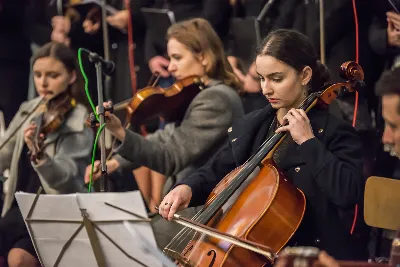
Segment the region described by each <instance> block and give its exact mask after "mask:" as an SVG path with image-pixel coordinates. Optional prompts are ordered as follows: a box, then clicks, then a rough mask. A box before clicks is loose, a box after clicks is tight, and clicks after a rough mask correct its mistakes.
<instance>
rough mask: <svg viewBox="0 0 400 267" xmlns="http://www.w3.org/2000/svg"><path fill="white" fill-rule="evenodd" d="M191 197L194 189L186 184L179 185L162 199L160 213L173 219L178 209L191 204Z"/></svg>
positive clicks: (166, 217)
mask: <svg viewBox="0 0 400 267" xmlns="http://www.w3.org/2000/svg"><path fill="white" fill-rule="evenodd" d="M191 199H192V189H191V188H190V187H189V186H188V185H185V184H181V185H178V186H177V187H175V188H174V189H173V190H172V191H171V192H169V193H168V194H167V195H166V196H165V197H164V199H163V201H161V204H160V206H159V209H158V213H159V214H160V215H161V216H162V217H164V218H165V219H168V220H169V221H171V220H173V218H174V214H175V213H176V212H177V211H180V210H183V209H186V208H187V207H188V206H189V203H190V200H191Z"/></svg>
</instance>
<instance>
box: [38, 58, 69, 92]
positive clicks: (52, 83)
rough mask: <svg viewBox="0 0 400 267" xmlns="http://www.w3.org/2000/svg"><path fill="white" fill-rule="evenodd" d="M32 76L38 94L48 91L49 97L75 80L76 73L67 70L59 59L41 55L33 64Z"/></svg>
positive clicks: (61, 90) (63, 89) (62, 90)
mask: <svg viewBox="0 0 400 267" xmlns="http://www.w3.org/2000/svg"><path fill="white" fill-rule="evenodd" d="M33 77H34V79H33V80H34V82H35V87H36V92H37V93H38V94H39V96H44V95H45V94H47V93H50V95H49V97H50V98H53V97H55V96H57V95H58V94H60V93H62V92H64V91H65V90H66V89H67V87H68V85H70V84H72V83H74V82H75V80H76V73H75V72H69V71H68V70H67V69H66V68H65V66H64V64H63V63H62V62H61V61H59V60H57V59H55V58H53V57H43V58H39V59H37V60H36V61H35V63H34V64H33Z"/></svg>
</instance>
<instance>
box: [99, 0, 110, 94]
mask: <svg viewBox="0 0 400 267" xmlns="http://www.w3.org/2000/svg"><path fill="white" fill-rule="evenodd" d="M100 6H101V25H102V26H103V27H102V28H103V47H104V59H105V60H110V41H109V34H108V24H107V20H106V17H107V10H106V0H100ZM104 87H105V88H104V89H105V95H106V98H107V99H109V98H110V92H111V90H110V89H111V88H110V87H111V77H110V76H109V75H106V80H105V83H104Z"/></svg>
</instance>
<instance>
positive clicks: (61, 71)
mask: <svg viewBox="0 0 400 267" xmlns="http://www.w3.org/2000/svg"><path fill="white" fill-rule="evenodd" d="M32 62H33V67H32V72H33V77H34V84H35V88H36V92H37V93H38V95H39V97H38V98H35V99H33V100H30V101H27V102H24V103H23V104H22V105H21V107H20V109H19V111H18V112H17V114H16V115H15V116H14V118H13V120H12V122H11V124H10V126H9V127H8V129H7V131H6V133H5V137H4V139H3V140H1V141H0V143H3V142H4V140H5V139H8V142H7V144H6V145H5V146H4V147H3V148H2V150H0V172H1V173H3V172H4V171H5V170H6V169H9V176H8V179H7V181H6V183H5V187H6V188H7V191H6V193H5V194H4V205H3V207H2V208H3V209H2V218H1V219H0V255H1V256H3V257H5V258H7V260H8V266H10V267H15V266H37V264H38V260H37V256H36V253H35V250H34V247H33V245H32V243H31V239H30V236H29V233H28V230H27V229H26V226H25V223H24V220H23V218H22V216H21V213H20V211H19V208H18V204H17V202H16V200H15V198H14V193H15V192H16V191H24V192H28V193H36V192H37V190H38V189H39V187H40V186H42V187H43V189H44V191H45V193H47V194H66V193H75V192H84V190H85V188H84V183H83V182H82V180H81V179H82V178H81V177H82V176H83V174H84V171H85V166H86V163H87V162H88V161H89V160H90V154H91V149H92V143H93V132H92V130H91V129H90V128H88V127H86V126H85V119H86V117H87V110H86V108H85V107H84V106H83V105H81V104H79V103H78V104H76V105H73V107H72V108H71V109H69V110H68V111H67V112H66V114H65V115H64V121H63V123H62V124H61V125H60V126H59V127H58V128H56V129H53V131H52V132H49V133H48V135H47V136H43V133H42V132H41V131H36V127H37V125H36V124H33V123H32V121H33V120H34V121H35V122H38V121H37V120H36V118H37V117H38V116H40V114H41V111H39V110H38V111H36V112H32V111H33V110H34V109H35V107H36V106H38V105H37V104H38V103H39V102H40V100H41V98H42V97H43V96H44V97H46V100H47V101H48V108H47V109H45V110H47V111H44V112H50V106H51V105H53V104H54V102H53V100H54V101H55V100H56V99H59V97H60V96H61V97H63V96H64V95H69V96H70V99H71V100H70V101H74V100H75V99H76V98H75V97H76V96H77V95H78V93H77V92H78V91H77V90H83V88H81V87H79V86H78V83H77V75H78V68H77V66H76V58H75V56H74V53H73V52H72V51H71V50H70V49H69V48H68V47H66V46H65V45H64V44H60V43H55V42H51V43H47V44H46V45H44V46H43V47H41V48H40V49H38V51H37V52H36V54H35V55H34V56H33V58H32ZM76 100H78V99H76ZM40 107H41V106H40ZM41 108H42V107H41ZM41 108H40V109H41ZM58 110H59V109H58ZM29 114H31V115H30V117H28V115H29ZM27 117H28V118H27ZM26 118H27V120H26V121H25V123H24V124H23V125H22V126H21V127H20V128H18V126H19V125H21V122H22V121H23V120H24V119H26ZM43 118H44V119H45V118H48V116H46V114H45V113H44V114H43ZM48 119H49V118H48ZM16 130H17V131H16ZM14 132H15V134H13V133H14ZM35 133H39V136H36V137H35V135H36V134H35ZM10 135H11V136H12V137H11V139H9V138H8V136H10ZM37 138H42V139H44V141H43V146H42V150H41V153H38V154H37V157H35V158H34V159H33V158H32V157H31V155H32V153H33V151H34V150H35V144H36V142H37V140H35V139H37Z"/></svg>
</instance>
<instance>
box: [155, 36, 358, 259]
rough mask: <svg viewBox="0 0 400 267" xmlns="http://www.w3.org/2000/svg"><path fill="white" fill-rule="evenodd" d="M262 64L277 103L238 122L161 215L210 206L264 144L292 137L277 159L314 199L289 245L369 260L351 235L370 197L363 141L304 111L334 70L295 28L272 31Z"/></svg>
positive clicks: (321, 113)
mask: <svg viewBox="0 0 400 267" xmlns="http://www.w3.org/2000/svg"><path fill="white" fill-rule="evenodd" d="M255 64H256V67H257V74H258V76H259V78H260V82H261V87H262V92H263V94H264V95H265V97H266V98H267V99H268V100H269V103H270V104H269V105H268V106H267V107H265V108H264V109H262V110H258V111H254V112H252V113H250V114H248V115H246V116H245V117H243V118H242V119H241V120H239V121H237V122H236V123H234V124H233V125H232V127H231V128H229V130H228V133H229V140H228V142H227V143H226V145H225V146H224V147H223V148H221V150H219V152H218V153H217V154H216V155H215V156H214V157H213V158H212V160H211V161H209V162H208V163H207V164H206V165H205V166H203V167H202V168H200V169H198V170H197V171H195V172H193V173H192V174H191V175H189V176H188V177H186V178H185V179H183V180H182V181H181V182H180V183H178V185H177V186H175V188H174V189H173V190H172V191H171V192H169V193H168V194H167V195H166V196H165V197H164V199H163V201H162V203H161V205H160V210H159V213H160V214H161V215H162V216H163V217H164V218H168V219H169V220H172V219H173V215H174V213H175V212H177V211H179V210H181V209H184V208H186V207H188V206H198V205H202V204H204V203H205V202H206V199H207V197H208V196H209V194H210V193H211V191H212V190H213V188H214V187H215V186H216V185H217V183H218V182H219V181H221V179H222V178H223V177H224V176H225V175H227V174H228V173H229V172H230V171H232V170H233V169H235V168H236V167H238V166H240V165H242V164H243V163H244V162H245V161H246V160H247V159H248V158H249V157H250V156H251V155H252V154H254V152H256V151H257V150H258V148H259V147H260V145H261V144H262V143H263V141H264V140H266V139H267V138H268V137H270V136H272V135H273V134H274V133H276V132H282V131H286V132H288V133H289V134H290V135H288V136H287V138H286V139H284V141H283V142H282V143H281V145H280V146H279V147H278V149H277V150H276V151H275V153H274V155H273V159H274V161H275V163H276V165H277V166H278V167H279V168H280V169H281V170H282V171H283V172H284V174H285V176H286V177H287V179H288V180H289V181H291V182H292V183H293V185H294V186H295V187H297V188H299V189H300V190H301V191H302V192H303V193H304V194H305V196H306V201H307V205H306V212H305V216H304V218H303V220H302V223H301V225H300V227H299V229H298V230H297V231H296V233H295V235H294V236H293V237H292V238H291V240H290V241H289V245H292V246H297V245H303V246H317V247H319V248H321V249H324V250H326V251H327V252H328V253H329V254H331V255H332V256H334V257H335V258H337V259H360V258H362V257H363V256H364V254H363V253H364V252H365V251H364V250H363V249H364V248H365V246H363V244H358V243H357V242H356V240H355V239H356V238H355V237H354V236H352V235H351V234H350V228H351V222H352V219H353V217H352V216H353V214H354V213H353V212H352V213H351V215H350V217H349V216H348V214H349V211H352V210H354V206H355V205H356V204H357V203H359V201H360V199H362V197H363V176H362V165H363V164H362V160H361V142H360V140H359V138H358V136H357V134H356V132H355V131H354V129H353V127H352V126H351V125H349V124H347V123H346V122H344V121H342V120H340V119H338V118H336V117H334V116H333V115H331V114H329V113H328V112H327V111H326V110H325V109H320V108H317V107H315V108H313V109H311V110H310V111H309V113H307V114H306V113H305V112H304V111H303V110H302V109H297V107H299V105H300V104H301V103H302V102H303V100H304V99H305V98H306V97H307V96H308V95H309V94H310V93H311V92H314V91H318V90H320V89H321V87H322V86H323V85H324V83H325V82H326V81H327V79H328V78H329V75H328V72H327V68H326V67H325V66H324V65H323V64H321V63H320V62H319V61H318V57H317V54H316V53H315V51H314V48H313V47H312V45H311V43H310V41H309V40H308V39H307V38H306V37H305V36H304V35H303V34H301V33H299V32H296V31H293V30H277V31H275V32H272V33H270V34H269V35H268V36H267V37H266V38H265V39H264V40H263V42H262V44H261V45H260V47H259V48H258V50H257V57H256V60H255ZM285 122H288V124H286V126H281V125H282V124H285ZM255 204H256V203H255ZM345 214H346V215H345ZM346 216H347V217H346ZM348 221H349V222H350V223H347V222H348ZM364 245H365V244H364Z"/></svg>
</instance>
